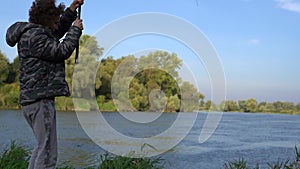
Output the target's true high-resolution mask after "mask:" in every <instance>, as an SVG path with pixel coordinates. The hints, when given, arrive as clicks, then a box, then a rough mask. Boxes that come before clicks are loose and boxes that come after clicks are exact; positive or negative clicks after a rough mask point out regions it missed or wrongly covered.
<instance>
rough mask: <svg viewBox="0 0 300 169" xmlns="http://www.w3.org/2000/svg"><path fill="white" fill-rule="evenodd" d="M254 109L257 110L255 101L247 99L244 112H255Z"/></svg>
mask: <svg viewBox="0 0 300 169" xmlns="http://www.w3.org/2000/svg"><path fill="white" fill-rule="evenodd" d="M256 110H257V101H256V100H255V99H253V98H250V99H248V100H247V111H246V112H255V111H256Z"/></svg>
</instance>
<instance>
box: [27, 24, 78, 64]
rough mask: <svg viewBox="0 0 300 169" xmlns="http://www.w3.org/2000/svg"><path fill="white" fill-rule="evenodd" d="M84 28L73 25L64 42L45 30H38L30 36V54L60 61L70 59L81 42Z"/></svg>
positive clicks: (43, 58)
mask: <svg viewBox="0 0 300 169" xmlns="http://www.w3.org/2000/svg"><path fill="white" fill-rule="evenodd" d="M81 33H82V30H81V29H80V28H78V27H76V26H72V27H71V28H70V30H69V32H68V33H67V34H66V36H65V38H64V39H63V41H62V42H60V41H59V40H57V39H56V38H54V37H52V36H49V35H48V33H47V32H45V31H42V30H40V31H36V33H35V34H34V35H33V36H32V37H31V38H30V42H29V43H30V46H29V55H30V56H32V57H36V58H40V59H42V60H47V61H52V62H60V61H64V60H66V59H68V58H69V57H70V56H71V55H72V53H73V51H74V49H75V48H76V46H77V45H78V43H79V38H80V36H81Z"/></svg>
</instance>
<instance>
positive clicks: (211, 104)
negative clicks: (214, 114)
mask: <svg viewBox="0 0 300 169" xmlns="http://www.w3.org/2000/svg"><path fill="white" fill-rule="evenodd" d="M216 108H217V107H216V105H215V104H214V102H213V101H211V100H208V101H207V102H206V103H205V110H207V111H214V110H216Z"/></svg>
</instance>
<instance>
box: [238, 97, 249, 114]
mask: <svg viewBox="0 0 300 169" xmlns="http://www.w3.org/2000/svg"><path fill="white" fill-rule="evenodd" d="M238 105H239V107H240V111H241V112H246V111H247V101H246V100H239V101H238Z"/></svg>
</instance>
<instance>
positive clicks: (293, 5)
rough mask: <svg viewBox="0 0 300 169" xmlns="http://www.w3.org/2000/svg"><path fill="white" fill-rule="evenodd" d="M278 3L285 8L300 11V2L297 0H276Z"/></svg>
mask: <svg viewBox="0 0 300 169" xmlns="http://www.w3.org/2000/svg"><path fill="white" fill-rule="evenodd" d="M275 1H276V2H277V5H278V6H279V7H280V8H282V9H285V10H288V11H292V12H297V13H300V2H299V1H298V2H297V1H295V0H275Z"/></svg>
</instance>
